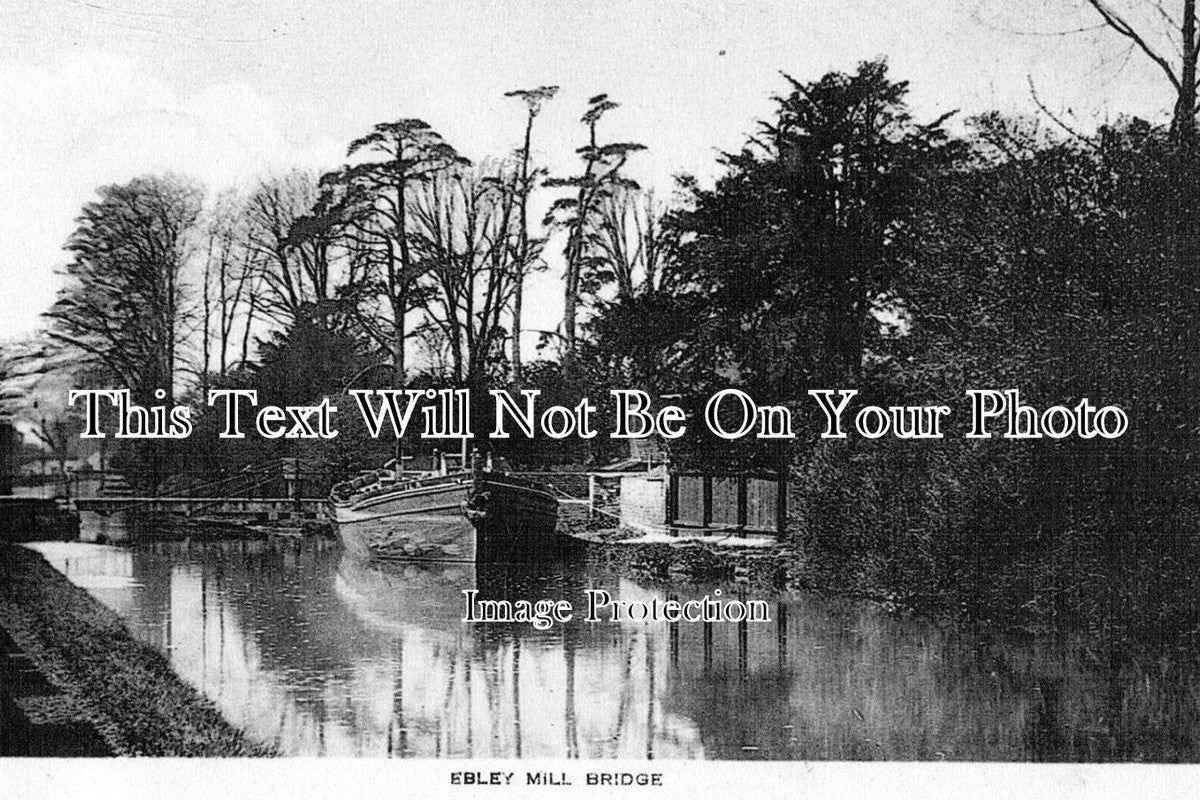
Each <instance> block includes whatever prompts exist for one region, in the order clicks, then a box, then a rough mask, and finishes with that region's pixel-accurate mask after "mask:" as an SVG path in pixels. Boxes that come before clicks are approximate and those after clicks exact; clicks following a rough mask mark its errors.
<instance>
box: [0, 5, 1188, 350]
mask: <svg viewBox="0 0 1200 800" xmlns="http://www.w3.org/2000/svg"><path fill="white" fill-rule="evenodd" d="M1027 14H1032V15H1033V16H1030V17H1028V18H1025V15H1027ZM1095 22H1096V18H1095V17H1094V16H1093V15H1092V13H1091V12H1090V11H1088V10H1087V9H1086V8H1085V7H1083V6H1082V4H1081V0H1026V1H1025V2H1021V1H1020V0H991V1H990V2H981V1H976V0H959V1H958V2H955V0H840V1H839V2H831V1H830V0H783V1H780V2H749V1H741V0H739V1H737V2H734V1H730V2H714V1H713V0H657V1H656V2H649V1H648V0H641V1H638V0H592V1H590V2H589V1H588V0H574V1H573V2H566V1H565V0H558V1H552V0H452V1H449V0H448V1H447V2H437V3H435V2H418V1H415V0H336V1H335V0H323V1H315V2H308V1H307V0H278V1H277V2H269V0H234V1H232V2H223V3H222V2H214V1H213V0H183V1H182V2H179V1H177V0H158V1H157V2H154V1H147V2H141V1H140V0H139V1H136V2H135V1H129V2H126V1H125V0H87V1H86V2H85V1H84V0H58V2H47V1H46V0H4V2H3V6H0V42H3V46H2V47H0V289H2V291H0V338H7V337H10V336H17V335H23V334H25V333H28V332H31V331H32V330H33V329H34V328H36V327H37V325H38V314H39V313H40V312H41V311H43V310H44V309H45V308H46V307H48V305H49V304H50V302H51V301H52V299H53V295H54V291H55V289H56V288H57V286H58V282H57V279H56V278H55V276H54V270H55V268H56V267H58V266H60V265H61V264H62V263H63V262H64V260H65V255H64V253H63V252H62V250H61V246H62V243H63V241H64V240H65V239H66V237H67V235H68V234H69V233H70V231H71V230H72V228H73V219H74V216H75V215H76V213H77V212H78V209H79V207H80V206H81V205H82V204H83V203H84V202H86V201H87V200H88V199H89V198H90V197H91V195H92V192H93V190H94V188H95V187H96V186H97V185H100V184H104V183H115V182H122V181H125V180H128V179H129V178H131V177H133V176H135V175H137V174H141V173H145V172H152V171H165V170H171V171H176V172H182V173H185V174H189V175H193V176H195V177H197V178H200V179H201V180H203V181H204V182H205V183H206V184H208V186H209V187H210V189H219V188H221V187H222V186H224V185H227V184H230V183H233V182H237V181H240V180H249V179H252V178H253V177H254V176H255V175H257V174H261V173H262V172H264V171H268V170H271V169H277V168H283V167H289V166H293V165H298V166H308V167H314V168H317V169H325V168H331V167H333V166H335V165H337V164H338V163H339V161H340V160H341V158H342V157H343V155H344V153H345V147H346V144H347V143H348V142H349V141H350V140H351V139H352V138H355V137H357V136H359V135H361V134H363V133H365V132H366V131H368V130H369V129H370V127H371V126H372V125H373V124H374V123H376V122H380V121H385V120H392V119H397V118H399V117H405V116H417V117H422V118H424V119H426V120H427V121H429V122H430V123H431V124H432V125H433V126H434V127H435V128H437V129H438V130H439V131H440V132H441V133H442V134H443V135H444V136H445V137H446V138H447V139H448V140H449V141H450V142H451V143H453V144H454V145H456V146H457V147H458V148H459V149H460V150H461V151H462V152H464V154H466V155H467V156H469V157H472V158H476V159H478V158H483V157H487V156H491V155H503V154H504V153H506V152H508V151H509V150H510V149H511V148H512V147H514V146H515V145H516V144H517V143H518V141H519V136H520V134H521V124H522V119H523V112H522V107H521V106H520V105H519V104H518V103H517V102H516V101H513V100H509V99H506V98H505V97H504V96H503V94H504V92H505V91H507V90H510V89H516V88H526V87H532V86H536V85H540V84H558V85H560V86H561V87H562V91H561V92H560V94H559V96H558V97H557V98H555V99H554V100H553V101H552V102H551V103H550V104H549V105H548V106H547V107H546V109H545V111H544V112H543V114H542V116H541V117H540V118H539V123H538V124H539V126H540V128H539V130H538V131H537V138H538V144H539V150H540V153H539V157H540V158H541V159H542V161H543V163H546V164H547V165H548V166H550V168H551V169H553V170H557V171H559V172H560V173H562V172H565V171H567V170H568V169H570V167H571V165H572V163H573V159H574V148H575V147H576V146H577V144H578V142H579V139H580V126H579V124H578V119H579V115H580V113H581V112H582V110H583V105H584V102H585V100H586V98H587V97H589V96H590V95H592V94H597V93H600V92H607V93H608V94H610V95H611V96H612V97H613V98H614V99H616V100H617V101H619V102H621V103H622V108H621V109H619V110H618V111H616V112H613V113H612V114H611V115H610V116H609V117H607V118H606V119H605V125H607V126H608V132H609V135H611V136H613V137H619V138H622V139H631V140H635V141H640V142H642V143H644V144H646V145H647V146H648V147H649V150H648V152H646V153H642V154H639V155H638V156H637V157H636V158H635V160H634V162H633V163H632V166H631V172H632V174H633V175H634V176H635V177H637V178H639V179H640V180H642V182H643V183H644V184H648V185H652V186H656V187H660V195H664V196H665V194H666V193H667V192H668V191H669V189H670V185H671V181H670V178H671V176H672V175H673V174H675V173H677V172H681V171H683V172H691V173H694V174H697V175H699V176H701V177H708V176H711V175H712V173H713V170H714V156H715V153H716V150H717V149H718V148H724V149H734V148H736V147H737V146H738V145H739V144H740V143H741V142H742V140H743V138H744V136H745V134H746V133H748V132H749V131H751V130H752V128H753V125H754V120H756V119H758V118H761V117H763V116H765V115H767V114H768V113H769V112H770V109H771V102H770V99H769V98H770V95H771V93H773V92H775V91H780V90H782V89H783V86H784V82H783V80H782V78H780V77H779V74H778V73H779V72H780V71H784V72H788V73H789V74H792V75H793V76H795V77H797V78H800V79H811V78H817V77H819V76H820V75H821V74H822V73H824V72H825V71H827V70H829V69H832V68H836V69H852V68H853V67H854V65H855V64H856V62H858V61H860V60H863V59H867V58H872V57H874V56H876V55H880V54H883V55H887V56H888V57H889V59H890V63H891V67H892V75H893V77H894V78H903V79H908V80H910V81H911V82H912V88H913V91H912V94H911V104H912V106H913V108H914V110H915V111H916V112H917V113H918V115H919V116H921V117H931V116H934V115H936V114H939V113H941V112H943V111H947V110H950V109H954V108H958V109H961V110H962V111H963V112H964V113H973V112H977V111H982V110H985V109H988V108H1000V109H1002V110H1007V111H1018V112H1026V113H1029V112H1033V111H1034V110H1035V109H1034V105H1033V103H1032V101H1031V99H1030V95H1029V86H1028V80H1027V76H1028V77H1031V78H1032V79H1033V81H1034V82H1035V84H1036V86H1037V88H1038V93H1039V96H1040V97H1041V99H1042V101H1043V102H1045V103H1046V104H1047V105H1048V106H1049V107H1051V108H1053V109H1055V110H1056V112H1058V113H1063V114H1073V115H1074V119H1076V120H1077V121H1079V122H1080V124H1081V125H1082V126H1084V127H1090V126H1092V125H1094V124H1095V123H1096V122H1097V121H1103V120H1104V119H1111V118H1114V117H1115V116H1117V114H1118V113H1121V112H1127V113H1138V114H1141V115H1144V116H1152V117H1154V118H1161V117H1162V116H1163V115H1164V110H1165V109H1166V108H1168V107H1169V105H1170V98H1169V92H1168V88H1169V87H1168V86H1167V84H1166V83H1165V81H1164V80H1163V79H1162V77H1161V76H1160V75H1159V74H1157V73H1155V72H1154V70H1153V69H1152V68H1150V67H1148V66H1147V65H1146V64H1145V62H1144V60H1143V59H1141V58H1139V57H1137V56H1136V55H1135V56H1134V57H1133V58H1132V59H1129V60H1128V61H1127V62H1126V60H1125V58H1124V54H1125V50H1126V47H1125V43H1124V42H1123V41H1122V40H1121V39H1119V38H1118V37H1116V36H1114V35H1113V34H1111V33H1109V32H1107V31H1093V32H1084V33H1080V34H1076V35H1070V36H1057V35H1046V34H1048V33H1049V32H1052V31H1061V30H1067V29H1073V28H1079V27H1081V26H1087V25H1093V24H1095ZM531 292H532V294H533V296H532V297H531V298H529V299H527V302H526V309H528V310H527V312H526V313H527V314H528V315H529V317H527V325H528V326H529V327H533V328H536V327H545V328H553V327H554V324H555V322H556V320H557V319H558V317H559V316H560V315H561V300H560V299H559V297H558V292H559V290H558V288H557V285H556V284H555V283H554V279H553V275H548V276H546V277H542V278H539V280H538V281H537V282H536V283H535V284H534V286H533V287H531Z"/></svg>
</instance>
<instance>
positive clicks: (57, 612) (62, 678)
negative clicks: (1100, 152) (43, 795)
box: [0, 543, 277, 757]
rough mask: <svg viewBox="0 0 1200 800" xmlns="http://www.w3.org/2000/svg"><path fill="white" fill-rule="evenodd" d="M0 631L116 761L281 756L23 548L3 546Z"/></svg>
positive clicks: (113, 616) (109, 612) (99, 605)
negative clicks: (227, 716) (126, 758)
mask: <svg viewBox="0 0 1200 800" xmlns="http://www.w3.org/2000/svg"><path fill="white" fill-rule="evenodd" d="M0 628H2V629H3V631H4V632H6V633H7V635H8V636H9V637H10V638H11V640H12V642H13V643H14V644H15V645H16V648H17V649H18V650H19V651H20V652H21V653H22V654H23V655H24V656H25V657H27V658H28V660H29V661H30V662H32V664H33V666H34V667H35V668H36V671H37V672H38V673H40V675H41V676H42V677H44V678H45V680H46V682H48V683H49V684H50V686H51V687H53V689H54V690H57V692H56V693H61V695H62V696H63V698H64V700H63V702H65V704H66V705H67V706H68V707H69V709H70V715H69V716H70V717H72V718H74V719H76V720H83V721H86V722H87V723H90V726H91V727H92V728H94V730H95V731H96V733H97V734H98V735H99V738H100V739H101V740H102V742H103V745H104V747H105V748H106V749H107V750H108V751H109V753H110V754H112V755H118V756H168V757H178V756H189V757H230V756H273V755H277V753H276V752H275V751H274V750H273V748H270V747H267V746H265V745H261V744H257V743H255V742H253V741H251V740H250V739H249V738H248V737H247V736H246V735H245V734H244V733H242V732H241V731H240V730H238V729H237V728H235V727H233V726H232V725H230V724H229V723H228V722H227V721H226V720H225V719H224V717H222V716H221V714H220V712H219V711H217V709H216V707H215V706H214V705H213V704H212V702H211V701H209V700H207V699H205V698H204V697H203V696H202V695H201V694H200V693H199V692H198V691H197V690H196V689H194V688H192V687H191V686H189V685H187V684H186V683H184V682H183V680H182V679H180V678H179V677H178V676H177V675H176V674H175V672H174V670H172V668H171V666H170V664H169V662H168V661H167V659H166V657H165V656H163V655H162V654H161V653H160V652H158V651H157V650H155V649H154V648H153V647H151V646H150V645H147V644H143V643H141V642H139V641H137V640H136V639H135V638H134V637H133V635H132V634H131V633H130V632H129V631H128V629H127V628H126V626H125V624H124V622H122V621H121V619H120V618H119V617H118V616H117V614H116V613H115V612H113V611H112V610H110V609H108V608H106V607H105V606H104V605H103V604H102V603H100V602H99V601H98V600H96V599H95V598H93V597H92V596H91V595H90V594H88V593H87V591H85V590H84V589H81V588H79V587H77V586H75V585H73V584H72V583H71V582H70V580H68V579H67V578H66V576H64V575H62V574H61V573H60V572H58V571H57V570H55V569H54V568H53V567H51V566H50V565H49V564H48V563H47V562H46V561H45V559H43V558H42V557H41V556H40V555H39V554H38V553H36V552H34V551H32V550H29V549H27V548H25V547H21V546H20V545H14V544H7V543H0ZM4 688H5V690H6V691H5V693H6V694H7V688H8V687H4ZM9 705H10V704H9V703H8V702H6V703H5V707H6V710H7V709H8V706H9ZM5 722H6V723H7V722H8V717H7V715H6V717H5ZM61 744H62V746H64V747H66V746H68V745H69V744H70V743H69V742H63V743H61ZM64 754H66V753H64ZM88 754H90V755H95V754H96V753H94V752H92V753H88Z"/></svg>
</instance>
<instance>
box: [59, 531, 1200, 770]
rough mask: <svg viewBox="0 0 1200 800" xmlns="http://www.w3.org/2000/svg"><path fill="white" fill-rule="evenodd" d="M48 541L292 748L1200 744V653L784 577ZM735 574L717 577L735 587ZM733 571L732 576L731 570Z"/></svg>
mask: <svg viewBox="0 0 1200 800" xmlns="http://www.w3.org/2000/svg"><path fill="white" fill-rule="evenodd" d="M38 549H39V550H40V551H41V552H42V553H44V554H45V555H46V557H47V558H48V559H49V560H50V561H51V562H52V563H53V564H55V565H56V566H57V567H58V568H59V569H61V570H62V571H63V572H64V573H66V574H67V575H68V576H69V577H70V578H71V579H72V580H73V581H75V582H76V583H77V584H79V585H81V586H84V587H85V588H87V589H88V590H89V591H91V592H92V593H93V594H94V595H95V596H96V597H98V598H99V599H100V600H101V601H103V602H104V603H106V604H108V605H109V606H111V607H112V608H113V609H115V610H116V611H117V612H118V613H119V614H121V615H122V616H123V617H124V618H125V619H126V620H127V622H128V623H129V625H130V627H131V629H132V630H133V631H134V632H135V634H136V635H137V636H139V637H140V638H142V639H143V640H145V641H147V642H150V643H152V644H153V645H155V646H157V647H160V648H162V649H163V650H164V651H166V652H167V653H168V654H169V656H170V659H171V663H172V665H173V666H174V667H175V669H176V670H177V671H178V672H179V673H180V674H181V675H182V676H183V677H184V678H185V679H187V680H189V681H191V682H192V683H194V684H195V685H196V686H197V687H198V688H199V689H200V690H201V691H203V692H204V693H205V694H207V695H208V696H209V697H210V698H212V699H213V701H214V702H216V703H217V705H218V706H219V707H220V708H221V710H222V712H223V713H224V714H225V715H226V716H227V717H228V718H229V719H230V720H231V721H232V722H233V723H235V724H237V725H239V726H241V727H243V728H245V729H246V730H247V731H248V732H249V733H250V734H251V735H252V736H254V737H256V738H258V739H260V740H262V741H265V742H270V743H274V744H275V745H276V746H278V747H279V748H280V749H281V750H283V751H284V752H287V753H291V754H297V755H363V756H370V755H375V756H396V757H401V756H417V757H446V756H449V757H513V756H516V757H563V756H565V757H583V758H608V757H626V758H775V759H780V758H788V759H800V758H805V759H816V758H825V759H828V758H836V759H880V758H887V759H938V758H950V759H975V760H1013V759H1037V758H1044V759H1050V760H1087V759H1125V760H1135V759H1151V760H1194V759H1195V756H1196V742H1197V741H1200V737H1198V734H1200V726H1198V725H1197V721H1198V719H1200V717H1198V715H1197V699H1196V698H1197V697H1200V692H1197V691H1196V690H1197V688H1200V687H1197V683H1196V679H1195V671H1194V670H1181V669H1179V668H1168V667H1167V666H1164V665H1163V664H1156V665H1155V666H1154V668H1153V669H1146V668H1141V667H1138V666H1137V665H1136V662H1133V661H1130V662H1127V663H1125V664H1124V665H1121V666H1119V667H1118V668H1116V669H1113V668H1112V664H1111V662H1105V661H1104V660H1103V659H1097V658H1096V657H1095V656H1094V654H1091V651H1090V650H1089V649H1088V645H1087V643H1086V641H1085V640H1082V639H1077V638H1065V639H1060V640H1056V641H1049V640H1026V641H1018V640H1014V639H1006V638H1001V637H995V636H989V635H987V634H986V632H978V631H972V630H964V629H958V628H942V627H939V626H936V625H933V624H930V623H928V622H921V621H912V620H901V619H897V618H895V617H893V616H889V615H887V614H884V613H882V612H881V611H879V610H878V609H876V608H874V607H872V606H869V605H857V604H851V603H838V602H830V601H820V600H816V599H814V598H811V597H807V596H800V595H784V596H780V597H764V596H762V595H760V594H756V595H754V596H755V598H756V599H762V600H767V601H768V602H769V604H770V614H771V622H769V623H733V622H729V623H714V624H703V623H687V622H683V623H677V624H670V623H656V624H628V623H626V624H607V623H598V624H588V623H585V622H582V621H580V620H575V621H573V622H571V623H568V624H566V625H565V626H564V625H556V626H555V627H554V628H552V629H551V630H548V631H537V630H534V629H533V627H532V626H530V625H524V624H520V625H518V624H496V623H489V624H474V625H472V624H466V623H463V622H461V617H462V608H463V605H462V602H463V601H462V596H461V591H462V590H463V589H468V588H475V589H478V590H479V592H480V596H481V597H486V598H491V599H510V600H518V599H539V598H542V597H549V598H559V597H562V598H565V599H568V600H571V601H572V603H574V604H575V606H576V608H577V609H578V608H580V607H582V604H583V596H584V595H583V593H584V590H585V589H588V588H598V589H604V590H605V591H608V592H609V593H610V594H611V595H612V596H613V597H614V598H620V599H623V600H636V599H642V598H649V597H650V596H651V595H657V596H659V597H662V598H666V597H669V596H675V597H677V598H679V599H681V600H685V599H691V598H695V597H700V596H702V595H703V594H705V593H706V592H709V591H711V590H712V589H714V588H715V587H710V586H686V587H684V586H678V585H674V586H654V585H649V584H643V583H639V582H636V581H632V580H629V579H628V578H625V577H621V576H618V575H614V574H611V573H608V572H606V571H604V570H603V569H599V568H597V567H594V566H592V567H588V566H579V565H575V566H567V565H558V566H555V567H550V568H545V567H543V568H530V567H514V566H490V567H488V566H483V565H480V566H474V565H444V566H435V567H429V566H419V565H392V566H379V565H373V564H369V563H366V562H362V561H359V560H357V559H354V558H351V557H345V556H343V554H342V551H341V549H340V548H339V547H338V545H336V544H335V543H332V542H327V541H323V540H312V539H309V540H303V541H299V540H297V541H279V540H270V541H206V542H196V541H192V542H187V541H183V542H159V543H136V544H134V545H132V546H129V547H114V546H109V545H97V544H82V543H69V544H63V543H46V544H44V545H38ZM725 589H726V590H727V591H729V590H730V587H725ZM735 591H736V590H735Z"/></svg>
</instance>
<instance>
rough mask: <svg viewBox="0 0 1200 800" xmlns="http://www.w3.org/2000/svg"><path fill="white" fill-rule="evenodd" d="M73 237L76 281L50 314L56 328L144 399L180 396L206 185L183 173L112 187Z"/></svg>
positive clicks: (71, 273)
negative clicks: (189, 290) (178, 377)
mask: <svg viewBox="0 0 1200 800" xmlns="http://www.w3.org/2000/svg"><path fill="white" fill-rule="evenodd" d="M98 193H99V195H100V198H99V199H98V200H96V201H93V202H91V203H88V204H86V205H85V206H84V207H83V211H82V213H81V215H80V217H79V220H78V227H77V228H76V229H75V232H74V233H73V234H72V235H71V238H70V239H69V240H68V242H67V250H68V251H70V252H71V253H72V254H74V259H73V260H72V261H71V263H70V264H68V265H67V267H66V269H65V270H64V277H65V278H66V285H65V286H64V287H63V288H62V289H61V290H60V291H59V293H58V298H57V300H55V302H54V305H53V306H51V308H50V309H49V310H48V311H47V312H46V313H45V315H44V316H45V317H46V318H47V319H48V320H49V322H50V326H49V329H48V330H47V335H48V336H49V337H50V338H52V339H54V340H56V341H58V342H60V343H62V344H65V345H67V346H69V347H70V348H72V349H73V350H75V351H77V352H80V353H82V354H83V355H84V357H85V358H86V359H87V360H89V361H92V362H94V363H97V364H99V365H101V366H103V367H104V368H105V369H107V370H108V371H109V372H110V373H111V374H112V375H113V376H114V377H115V378H117V379H118V380H121V381H122V382H123V383H124V384H125V385H126V386H127V387H129V389H130V390H131V391H132V392H133V393H134V395H135V397H138V398H139V399H140V400H148V399H150V394H151V393H152V392H153V391H154V390H156V389H162V390H164V391H165V392H166V394H167V397H166V399H167V400H168V401H170V399H171V398H172V397H173V392H174V382H175V373H176V368H177V366H178V363H177V356H178V353H179V351H180V349H181V345H182V336H183V334H184V331H185V325H184V322H185V320H186V296H185V291H184V285H183V281H182V280H181V273H182V271H183V267H184V265H185V263H186V262H187V260H188V258H189V257H190V255H191V244H190V235H191V233H192V228H193V226H194V224H195V223H196V220H197V218H198V217H199V214H200V201H201V196H202V191H201V189H200V188H199V187H198V186H197V185H196V184H194V183H191V182H190V181H188V180H185V179H182V178H178V177H172V176H167V177H158V176H153V177H144V178H135V179H134V180H132V181H130V182H129V183H127V184H123V185H119V186H104V187H101V188H100V189H99V190H98Z"/></svg>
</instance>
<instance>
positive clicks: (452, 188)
mask: <svg viewBox="0 0 1200 800" xmlns="http://www.w3.org/2000/svg"><path fill="white" fill-rule="evenodd" d="M511 171H512V170H511V168H510V169H509V170H508V174H506V173H505V172H504V171H503V170H502V171H501V173H500V174H498V175H492V176H483V175H482V174H480V173H478V172H467V171H464V170H461V169H458V170H446V171H444V172H441V173H439V174H438V175H436V176H434V177H433V178H432V179H431V180H429V181H426V182H425V183H423V184H422V185H421V187H420V188H419V189H418V191H416V192H415V193H414V195H413V197H412V198H411V199H410V201H409V215H410V218H411V219H412V222H413V245H414V248H413V249H414V253H415V255H416V256H417V258H418V260H419V263H420V264H421V265H422V266H423V267H424V269H423V282H424V284H425V285H426V286H428V288H429V290H430V291H429V292H428V306H427V307H428V312H429V313H428V319H427V324H429V325H432V326H434V327H437V328H439V329H440V330H441V331H442V333H443V336H444V341H445V343H446V346H447V348H448V349H449V351H450V361H451V364H452V367H453V377H454V381H455V383H457V384H459V385H466V386H468V387H473V388H481V387H482V386H483V385H484V384H485V383H486V379H487V372H488V368H489V366H490V365H491V364H492V363H493V362H494V361H495V360H496V357H497V356H498V355H501V354H502V350H503V344H504V336H505V329H504V326H503V324H502V319H501V317H502V314H503V312H504V310H505V309H506V308H507V307H508V302H509V300H510V298H511V297H512V294H513V292H514V290H515V287H516V281H517V276H518V275H519V274H520V273H521V268H522V265H521V264H520V263H519V262H518V261H517V260H516V258H515V255H514V254H515V252H516V250H515V248H514V247H513V245H512V240H513V239H514V238H516V237H518V236H519V232H518V231H514V230H513V228H514V224H518V225H519V223H516V221H515V217H517V216H519V214H518V213H517V206H519V198H518V196H517V195H516V194H514V193H513V192H512V191H511V188H512V186H513V179H512V175H511Z"/></svg>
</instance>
